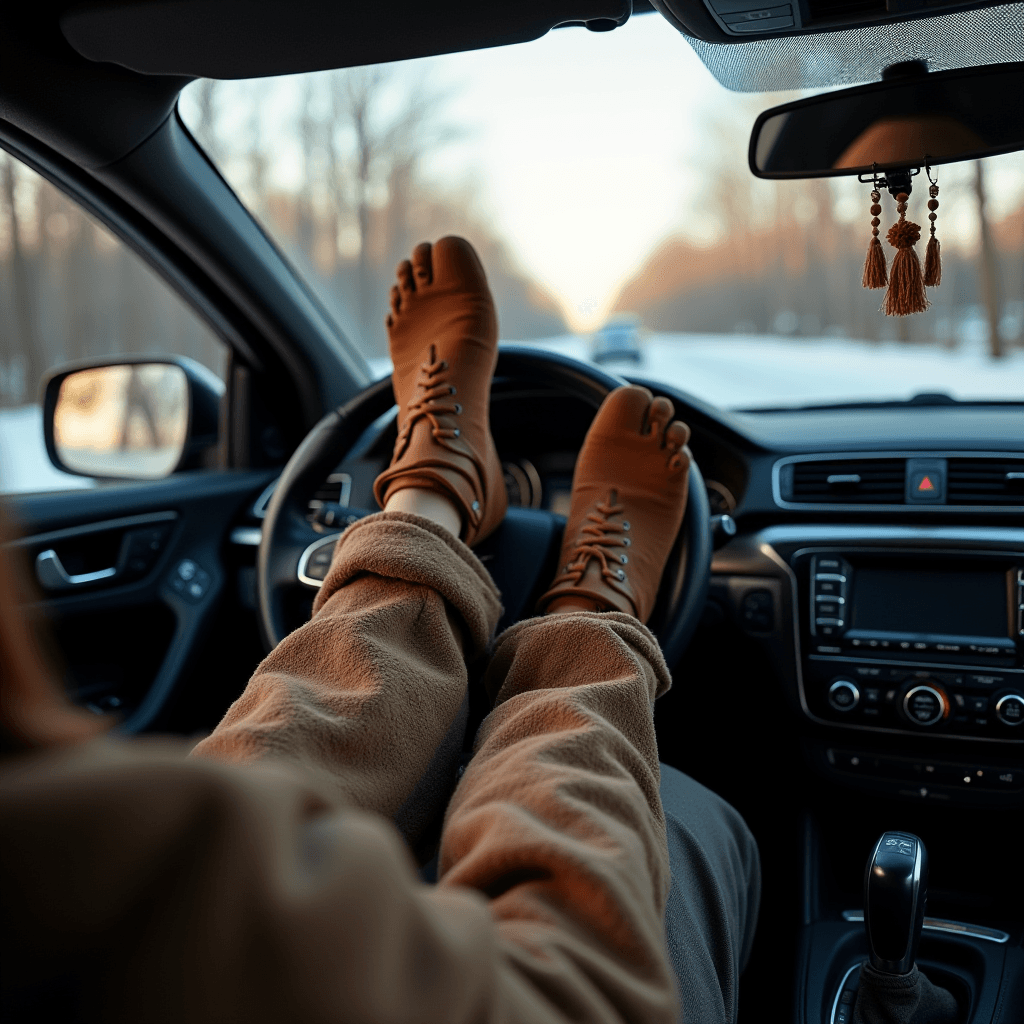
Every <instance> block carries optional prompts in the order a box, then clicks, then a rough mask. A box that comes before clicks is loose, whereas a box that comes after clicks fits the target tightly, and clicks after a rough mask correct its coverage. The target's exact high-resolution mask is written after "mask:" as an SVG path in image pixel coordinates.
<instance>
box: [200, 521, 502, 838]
mask: <svg viewBox="0 0 1024 1024" xmlns="http://www.w3.org/2000/svg"><path fill="white" fill-rule="evenodd" d="M500 613H501V604H500V598H499V595H498V591H497V589H496V587H495V586H494V583H493V582H492V581H491V578H490V576H488V574H487V571H486V570H485V569H484V568H483V566H482V565H481V564H480V562H479V561H478V559H477V558H476V556H475V555H474V554H473V553H472V552H471V551H470V550H469V548H468V547H466V545H465V544H463V543H462V542H461V541H459V540H457V539H456V538H455V537H453V536H452V535H451V534H450V533H448V532H447V531H446V530H443V529H442V528H441V527H439V526H436V525H435V524H433V523H431V522H430V521H429V520H427V519H423V518H421V517H420V516H415V515H411V514H408V513H404V512H382V513H380V514H378V515H374V516H368V517H367V518H366V519H362V520H360V521H359V522H357V523H355V524H354V525H353V526H350V527H349V528H348V529H347V530H346V531H345V532H344V533H343V534H342V535H341V537H340V539H339V541H338V545H337V548H336V549H335V552H334V558H333V561H332V564H331V569H330V572H329V573H328V574H327V578H326V579H325V581H324V585H323V588H322V589H321V591H320V593H319V595H318V596H317V599H316V602H315V604H314V609H313V617H312V619H311V620H310V621H309V622H307V623H306V624H305V625H304V626H302V627H301V628H299V629H297V630H296V631H295V632H294V633H292V634H291V635H290V636H287V637H285V639H284V640H282V641H281V643H280V644H278V646H277V647H276V648H275V649H274V650H273V651H272V652H271V653H270V654H269V655H268V656H267V657H266V658H265V659H264V661H263V662H262V664H261V665H260V666H259V667H258V668H257V670H256V672H255V673H254V674H253V676H252V678H251V679H250V681H249V683H248V685H247V686H246V688H245V691H244V692H243V693H242V695H241V696H240V697H239V698H238V700H236V701H235V702H234V704H232V705H231V707H230V708H229V709H228V711H227V714H225V716H224V718H223V720H222V721H221V722H220V724H219V725H218V726H217V728H216V729H215V730H214V731H213V733H212V734H211V735H210V736H209V737H207V739H205V740H204V741H203V742H202V743H200V744H199V745H198V746H197V747H196V748H195V751H194V753H195V754H196V755H198V756H201V757H214V758H218V759H220V760H225V761H232V762H236V763H248V762H255V761H261V760H264V759H274V760H279V761H280V760H283V761H286V762H289V763H291V764H292V765H294V766H296V767H298V768H300V769H302V770H303V771H306V772H309V773H312V774H313V775H315V776H317V777H318V778H319V780H320V782H321V784H322V785H323V786H324V787H325V788H326V789H327V790H328V791H330V792H333V793H334V794H335V796H336V797H337V798H338V799H339V800H340V801H341V802H343V803H345V804H350V805H352V804H354V805H355V806H357V807H359V808H361V809H363V810H368V811H376V812H378V813H380V814H384V815H385V816H387V817H389V818H392V819H393V820H395V822H396V824H398V825H399V827H400V828H401V829H402V831H403V834H405V835H406V837H407V838H414V837H415V836H416V834H417V832H418V831H419V830H420V829H421V828H422V827H423V825H424V824H425V823H426V822H427V821H429V820H430V819H431V817H432V816H433V815H434V814H436V813H437V812H439V811H440V810H442V809H443V802H444V800H445V799H446V798H447V795H448V793H449V791H450V786H451V781H452V780H453V779H454V772H455V768H456V761H457V758H458V755H459V752H460V751H461V749H462V740H463V730H464V726H465V715H466V688H467V669H466V663H467V660H471V659H474V658H476V657H479V656H480V655H481V654H482V653H483V651H484V650H485V649H486V646H487V643H488V641H489V640H490V637H491V635H492V633H493V630H494V626H495V623H496V622H497V619H498V616H499V615H500Z"/></svg>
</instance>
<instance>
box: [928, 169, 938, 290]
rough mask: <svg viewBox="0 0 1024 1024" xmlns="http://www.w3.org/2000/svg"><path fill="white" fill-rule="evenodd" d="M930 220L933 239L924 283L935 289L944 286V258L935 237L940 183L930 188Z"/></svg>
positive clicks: (929, 241) (930, 239)
mask: <svg viewBox="0 0 1024 1024" xmlns="http://www.w3.org/2000/svg"><path fill="white" fill-rule="evenodd" d="M928 195H929V196H930V198H929V200H928V219H929V220H930V221H931V222H932V224H931V228H930V231H931V238H929V239H928V248H927V249H925V253H924V283H925V287H926V288H935V287H936V286H937V285H940V284H942V256H941V254H940V253H939V240H938V239H937V238H936V237H935V218H936V215H935V211H936V210H937V209H938V208H939V199H938V196H939V183H938V182H937V181H933V182H932V183H931V185H929V186H928Z"/></svg>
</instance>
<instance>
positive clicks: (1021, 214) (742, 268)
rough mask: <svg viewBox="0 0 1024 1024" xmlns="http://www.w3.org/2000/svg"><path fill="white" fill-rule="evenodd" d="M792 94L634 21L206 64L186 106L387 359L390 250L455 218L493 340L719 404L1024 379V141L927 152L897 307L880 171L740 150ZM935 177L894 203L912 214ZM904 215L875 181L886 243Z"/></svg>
mask: <svg viewBox="0 0 1024 1024" xmlns="http://www.w3.org/2000/svg"><path fill="white" fill-rule="evenodd" d="M797 95H798V94H796V93H770V94H742V93H734V92H729V91H728V90H726V89H725V88H723V87H722V86H721V85H720V84H719V83H718V82H717V81H716V80H715V79H714V78H713V77H712V76H711V74H710V73H709V72H708V71H707V70H706V69H705V67H704V66H703V65H702V64H701V62H700V60H699V59H698V58H697V56H696V54H695V53H694V51H693V50H692V49H691V48H690V46H688V45H687V44H686V42H685V40H684V39H683V37H682V36H680V35H679V33H678V32H676V30H675V29H673V28H672V27H671V26H670V25H669V24H668V23H667V22H666V21H665V20H664V19H663V18H661V17H660V16H658V15H647V16H644V17H634V18H632V19H631V20H630V21H629V22H628V23H627V24H626V25H625V26H624V27H623V28H620V29H617V30H616V31H614V32H609V33H601V34H598V33H591V32H588V31H586V30H585V29H583V28H566V29H560V30H557V31H554V32H551V33H549V34H548V35H547V36H546V37H544V38H543V39H539V40H536V41H534V42H531V43H526V44H522V45H518V46H509V47H503V48H499V49H489V50H479V51H474V52H470V53H461V54H452V55H448V56H441V57H434V58H428V59H423V60H415V61H407V62H402V63H396V64H389V65H380V66H375V67H367V68H357V69H350V70H342V71H326V72H320V73H317V74H310V75H296V76H291V77H285V78H275V79H264V80H254V81H243V82H212V81H209V80H201V81H198V82H195V83H193V84H192V85H190V86H189V87H188V88H187V89H186V90H185V92H184V93H183V95H182V98H181V103H180V111H181V115H182V117H183V119H184V120H185V122H186V124H187V125H188V126H189V128H190V129H191V130H192V131H193V133H194V134H195V135H196V137H197V139H198V140H199V141H200V142H201V144H202V145H203V146H204V147H205V148H206V150H207V152H208V153H209V154H210V156H211V158H212V159H213V160H214V161H215V162H216V163H217V164H218V166H219V167H220V169H221V170H222V172H223V173H224V175H225V177H226V178H227V180H228V181H229V182H230V183H231V184H232V185H233V187H234V188H235V189H236V190H237V191H238V193H239V195H240V196H241V197H242V199H243V201H244V202H245V203H246V204H247V205H248V206H249V208H250V209H251V210H252V211H253V213H254V214H255V215H256V216H257V217H258V218H259V220H260V221H261V222H262V223H263V225H264V226H265V228H266V229H267V231H268V232H269V233H270V234H271V235H272V236H273V237H274V239H275V240H276V241H277V242H278V243H279V244H280V245H281V247H282V248H283V249H284V250H285V251H286V252H287V253H288V254H289V255H290V257H291V258H292V260H293V261H294V262H295V264H296V265H297V266H298V268H299V269H300V271H301V272H302V273H303V274H304V275H305V276H306V277H307V278H308V280H309V281H310V283H311V284H312V285H313V287H314V288H315V289H316V290H317V291H318V292H319V294H320V295H321V297H322V299H323V301H324V303H325V304H326V305H327V307H328V308H329V309H331V310H332V311H333V313H334V315H335V316H336V318H337V320H338V322H339V324H340V326H341V327H342V329H343V331H344V332H345V333H346V334H347V336H348V337H349V338H350V339H351V340H352V342H353V343H354V344H355V345H356V346H357V347H358V348H359V349H360V350H361V351H362V352H363V354H364V355H365V356H366V357H367V359H369V360H370V362H371V365H372V367H373V368H374V370H375V371H376V372H377V373H378V374H381V375H382V374H384V373H386V372H387V371H388V369H389V363H388V361H387V339H386V336H385V331H384V325H383V320H384V313H385V310H386V308H387V295H388V290H389V288H390V286H391V284H392V281H393V273H394V268H395V265H396V264H397V263H398V261H399V260H400V259H402V258H403V257H405V256H406V255H407V254H408V253H409V251H410V250H411V248H412V246H413V245H415V244H416V242H418V241H420V240H424V239H436V238H438V237H440V236H441V235H444V234H461V235H465V236H466V237H467V238H469V239H470V240H471V241H472V242H473V244H474V245H475V246H476V247H477V249H478V251H479V252H480V254H481V256H482V258H483V261H484V265H485V266H486V268H487V271H488V276H489V279H490V281H491V286H492V288H493V290H494V292H495V297H496V299H497V303H498V310H499V317H500V330H501V337H502V339H503V340H506V341H516V342H527V343H529V344H535V345H542V346H544V347H548V348H551V349H554V350H557V351H560V352H565V353H567V354H570V355H573V356H576V357H578V358H581V359H585V360H590V361H597V362H600V363H601V364H602V365H604V366H606V367H607V368H609V369H610V370H612V371H615V372H622V373H628V374H634V375H636V376H640V377H650V378H654V379H657V380H661V381H664V382H666V383H670V384H673V385H675V386H677V387H680V388H682V389H684V390H686V391H689V392H691V393H692V394H694V395H697V396H698V397H701V398H703V399H705V400H707V401H710V402H713V403H715V404H718V405H721V406H724V407H727V408H759V407H760V408H764V407H778V406H791V405H804V404H822V403H832V402H849V401H865V400H866V401H872V400H891V399H907V398H911V397H912V396H914V395H917V394H920V393H922V392H932V393H934V392H944V393H946V394H948V395H950V396H952V397H955V398H961V399H1020V398H1024V156H1022V155H1021V154H1019V153H1014V154H1009V155H1006V156H1002V157H995V158H990V159H988V160H986V161H983V162H981V163H977V164H975V163H971V164H953V165H948V166H944V167H940V168H939V169H938V181H939V185H940V187H941V208H940V210H939V218H938V222H937V226H938V237H939V238H940V240H941V244H942V258H943V276H942V284H941V287H938V288H932V289H929V299H930V300H931V308H930V309H929V310H928V311H927V312H925V313H921V314H918V315H915V316H909V317H901V318H887V317H885V316H883V315H882V313H881V312H880V311H879V306H880V302H881V297H882V294H883V293H882V292H879V291H868V290H865V289H863V288H862V287H861V274H862V267H863V264H864V257H865V253H866V251H867V242H868V240H869V239H870V217H871V215H870V212H869V207H870V205H871V200H870V198H869V195H868V193H869V192H870V188H871V186H870V185H865V184H859V183H858V182H857V181H856V179H821V180H816V181H778V182H768V181H761V180H758V179H756V178H754V177H753V176H752V175H751V173H750V171H749V169H748V167H747V143H748V139H749V134H750V129H751V126H752V124H753V122H754V119H755V117H756V116H757V114H758V113H760V111H762V110H763V109H765V108H767V107H769V106H774V105H776V104H779V103H783V102H786V101H787V100H789V99H793V98H795V97H796V96H797ZM916 180H920V181H924V178H923V176H922V177H921V178H920V179H916ZM916 180H915V181H916ZM926 186H927V183H926V182H925V187H918V188H915V190H914V194H913V196H912V199H911V209H910V212H909V214H908V215H909V216H910V217H911V218H912V219H916V220H917V221H918V222H919V223H923V224H925V225H926V224H927V220H926V213H927V211H926V210H925V209H924V203H925V201H926V200H927V187H926ZM895 216H896V213H895V204H894V201H893V200H892V199H890V197H889V196H888V195H886V196H884V198H883V213H882V218H883V223H882V236H883V237H884V235H885V231H886V229H887V226H888V224H889V223H891V222H892V221H893V220H894V219H895ZM926 237H927V236H926ZM886 248H887V249H888V246H886ZM918 248H919V250H921V252H922V255H923V249H924V242H923V240H922V243H921V244H920V245H919V247H918ZM889 252H890V254H891V252H892V250H889Z"/></svg>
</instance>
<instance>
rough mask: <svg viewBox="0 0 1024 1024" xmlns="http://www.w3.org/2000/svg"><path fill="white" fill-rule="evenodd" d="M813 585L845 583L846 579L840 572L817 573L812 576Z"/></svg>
mask: <svg viewBox="0 0 1024 1024" xmlns="http://www.w3.org/2000/svg"><path fill="white" fill-rule="evenodd" d="M814 582H815V583H827V582H832V583H845V582H846V577H845V576H844V575H843V574H842V573H841V572H818V573H815V574H814Z"/></svg>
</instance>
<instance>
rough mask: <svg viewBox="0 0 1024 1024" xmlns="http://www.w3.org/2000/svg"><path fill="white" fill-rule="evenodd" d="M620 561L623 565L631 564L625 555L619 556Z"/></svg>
mask: <svg viewBox="0 0 1024 1024" xmlns="http://www.w3.org/2000/svg"><path fill="white" fill-rule="evenodd" d="M619 561H620V562H621V563H622V564H623V565H628V564H629V559H628V558H627V557H626V556H625V555H619Z"/></svg>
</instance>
